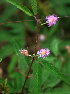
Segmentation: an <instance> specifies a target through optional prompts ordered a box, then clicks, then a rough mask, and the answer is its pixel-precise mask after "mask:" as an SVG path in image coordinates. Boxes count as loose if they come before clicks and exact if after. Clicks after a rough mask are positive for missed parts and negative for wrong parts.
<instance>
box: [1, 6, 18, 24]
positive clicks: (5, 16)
mask: <svg viewBox="0 0 70 94" xmlns="http://www.w3.org/2000/svg"><path fill="white" fill-rule="evenodd" d="M10 10H12V11H10ZM15 11H16V7H13V5H8V6H7V7H6V9H5V10H4V11H3V13H2V16H0V23H3V22H5V20H7V19H9V18H10V17H11V16H12V15H13V14H14V12H15Z"/></svg>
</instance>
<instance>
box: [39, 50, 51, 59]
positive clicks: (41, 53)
mask: <svg viewBox="0 0 70 94" xmlns="http://www.w3.org/2000/svg"><path fill="white" fill-rule="evenodd" d="M49 51H50V50H49V49H48V48H45V49H41V50H40V51H37V54H38V55H39V56H38V58H39V57H43V59H44V58H45V57H46V56H48V55H49V54H50V52H49ZM46 58H47V57H46Z"/></svg>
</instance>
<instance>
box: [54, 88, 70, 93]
mask: <svg viewBox="0 0 70 94" xmlns="http://www.w3.org/2000/svg"><path fill="white" fill-rule="evenodd" d="M69 93H70V89H66V88H55V89H54V90H53V91H52V94H69Z"/></svg>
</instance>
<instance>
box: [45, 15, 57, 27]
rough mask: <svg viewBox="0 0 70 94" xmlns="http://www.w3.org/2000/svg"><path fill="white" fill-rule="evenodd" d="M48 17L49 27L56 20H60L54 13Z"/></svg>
mask: <svg viewBox="0 0 70 94" xmlns="http://www.w3.org/2000/svg"><path fill="white" fill-rule="evenodd" d="M46 19H47V21H46V23H48V25H49V26H48V27H50V26H52V25H54V24H56V21H58V17H57V16H56V15H54V14H53V15H50V16H46Z"/></svg>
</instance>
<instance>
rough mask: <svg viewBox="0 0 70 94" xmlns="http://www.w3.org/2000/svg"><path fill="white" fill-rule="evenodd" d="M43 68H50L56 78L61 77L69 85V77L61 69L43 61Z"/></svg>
mask: <svg viewBox="0 0 70 94" xmlns="http://www.w3.org/2000/svg"><path fill="white" fill-rule="evenodd" d="M43 66H44V67H46V68H48V69H49V70H50V72H52V73H53V74H54V75H55V76H57V77H59V78H60V79H62V80H63V81H65V82H66V83H69V81H68V79H67V77H66V76H65V75H64V74H63V73H62V72H61V71H60V70H59V69H57V68H56V67H55V66H53V64H51V63H48V62H46V61H43Z"/></svg>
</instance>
